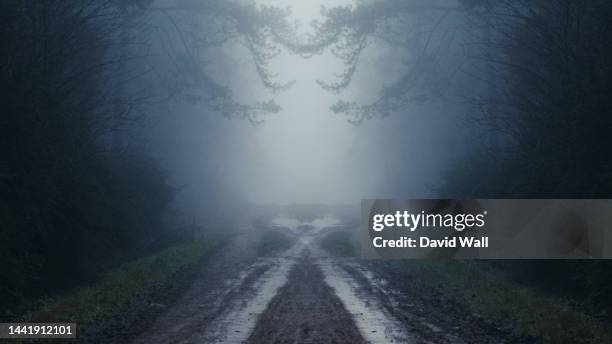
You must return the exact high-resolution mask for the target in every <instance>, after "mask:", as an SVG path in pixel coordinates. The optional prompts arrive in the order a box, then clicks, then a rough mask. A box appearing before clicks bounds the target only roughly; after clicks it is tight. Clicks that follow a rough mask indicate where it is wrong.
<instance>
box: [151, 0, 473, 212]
mask: <svg viewBox="0 0 612 344" xmlns="http://www.w3.org/2000/svg"><path fill="white" fill-rule="evenodd" d="M257 4H258V5H259V6H262V5H267V6H276V7H279V8H290V10H291V15H290V16H289V18H288V19H289V20H290V21H291V22H295V23H296V25H298V32H297V34H298V36H299V37H301V38H302V39H303V38H304V37H307V36H308V35H309V34H313V29H312V25H311V23H312V22H313V20H319V21H321V20H323V18H322V16H321V6H326V7H328V8H332V7H335V6H344V5H354V3H353V2H352V1H343V0H337V1H332V2H330V1H308V2H304V1H288V0H260V1H258V2H257ZM402 49H404V48H397V47H394V46H393V45H391V44H389V43H386V42H381V41H377V40H373V41H372V43H371V44H370V46H369V47H368V48H367V49H365V50H364V52H363V53H362V54H361V57H360V62H359V68H358V70H357V72H356V74H355V76H354V78H353V81H352V82H351V84H350V85H349V87H347V88H346V89H345V90H342V91H341V92H339V93H337V94H336V93H334V92H330V91H328V90H325V89H323V88H322V87H321V86H320V85H319V84H318V83H317V80H322V81H324V82H333V81H335V79H337V78H338V75H339V74H341V73H342V70H343V68H344V66H343V63H342V61H341V60H340V59H338V58H337V56H335V55H334V54H332V52H331V50H332V49H330V48H328V49H324V50H323V51H322V52H321V53H319V54H314V55H313V56H309V57H304V56H300V55H298V54H295V53H292V52H290V51H288V50H287V49H281V52H280V54H279V55H278V56H275V57H274V58H272V59H271V60H270V61H269V70H270V72H271V74H272V75H273V76H274V79H275V81H278V82H283V83H284V82H289V81H294V82H295V83H294V84H293V86H292V87H290V88H289V89H288V90H282V91H278V92H272V91H270V90H268V89H266V88H265V87H264V86H262V84H261V82H260V81H259V78H258V75H257V72H256V69H255V66H254V64H253V61H252V57H251V55H250V54H249V52H248V49H247V48H246V47H245V46H244V44H243V42H240V41H229V42H227V43H225V44H223V46H221V47H219V48H218V49H212V50H210V51H207V53H206V54H207V63H208V64H207V67H206V68H207V71H208V72H209V73H210V75H211V76H212V77H213V78H214V79H215V80H216V81H217V82H218V83H220V84H222V85H225V86H227V87H228V88H229V89H231V91H232V94H233V96H234V97H235V99H236V100H237V101H238V102H240V103H245V104H249V103H253V102H256V101H260V100H267V99H274V100H275V101H276V102H277V103H278V105H280V107H281V111H280V112H279V113H275V114H268V115H266V116H265V117H264V118H263V122H262V123H260V124H257V125H253V124H252V123H250V122H248V121H245V120H241V119H229V118H227V117H224V116H222V115H219V114H217V113H215V112H213V111H210V109H209V108H207V106H206V104H195V105H188V104H174V105H172V106H171V107H170V108H167V109H165V110H164V113H162V114H158V116H157V120H156V121H154V122H155V123H156V124H155V126H154V129H153V130H152V131H151V132H153V133H154V134H153V135H152V139H151V140H150V141H151V142H153V143H151V144H150V147H149V148H150V150H151V151H152V152H153V154H154V155H156V156H157V157H159V158H160V159H161V160H162V161H164V167H165V169H166V170H167V171H168V172H169V174H170V176H171V177H170V178H171V180H172V182H173V184H175V185H178V186H181V193H180V194H179V196H178V199H179V201H178V202H179V204H180V206H179V208H181V209H185V207H190V208H191V207H196V209H197V208H198V207H205V206H208V204H211V203H213V204H214V203H218V202H219V200H220V199H223V198H224V197H225V196H222V195H226V194H228V193H229V194H231V195H232V197H238V198H240V199H243V200H245V201H247V202H252V203H273V204H292V203H328V204H331V203H353V204H354V203H358V202H359V200H360V199H363V198H416V197H433V196H434V195H435V186H436V185H437V184H439V182H440V179H441V178H443V174H444V172H445V171H446V169H447V168H448V166H449V164H450V163H452V162H454V161H455V160H456V158H457V157H461V156H462V155H463V154H464V152H465V146H466V145H467V144H469V138H468V137H467V134H466V127H465V123H464V122H465V121H464V119H463V118H462V113H461V112H462V110H461V109H458V108H457V107H456V104H450V103H445V104H440V103H428V104H421V105H419V104H411V105H406V106H405V107H404V108H402V110H401V111H399V112H398V113H396V114H394V115H393V116H388V117H386V118H382V119H381V118H375V119H373V120H369V121H365V122H363V123H361V124H360V125H354V124H352V123H350V122H349V121H348V118H347V116H345V115H343V114H335V113H333V112H332V111H331V110H330V106H332V105H333V104H334V103H335V102H336V101H338V100H339V99H344V100H350V101H356V102H358V103H361V104H368V103H370V102H372V101H375V100H376V99H377V97H379V95H380V93H381V91H382V89H383V88H384V87H385V86H389V85H391V84H393V83H394V82H396V81H397V75H401V74H402V73H405V67H404V65H405V61H404V60H403V59H404V57H403V56H404V55H406V52H405V51H403V50H402ZM213 192H215V193H217V192H218V193H219V195H218V196H216V194H215V197H210V196H211V195H212V194H213Z"/></svg>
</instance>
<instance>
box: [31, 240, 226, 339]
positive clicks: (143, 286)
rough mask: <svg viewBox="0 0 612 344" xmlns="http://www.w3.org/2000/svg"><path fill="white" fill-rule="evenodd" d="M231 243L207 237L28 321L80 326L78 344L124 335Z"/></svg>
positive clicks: (49, 305) (113, 274) (58, 301)
mask: <svg viewBox="0 0 612 344" xmlns="http://www.w3.org/2000/svg"><path fill="white" fill-rule="evenodd" d="M229 237H230V235H229V234H227V233H221V232H218V233H207V234H204V235H202V236H201V237H199V238H197V239H193V240H189V241H185V242H182V243H178V244H176V245H173V246H171V247H168V248H166V249H163V250H161V251H159V252H157V253H155V254H152V255H149V256H145V257H142V258H140V259H138V260H135V261H132V262H129V263H126V264H123V265H121V266H119V267H117V268H116V269H113V270H111V271H109V272H107V273H106V274H104V275H103V276H102V277H101V278H100V279H99V280H98V282H96V283H93V284H91V285H88V286H83V287H79V288H76V289H74V290H72V291H70V292H68V293H66V294H64V295H61V296H57V297H54V298H50V299H48V300H46V301H44V302H43V304H42V307H40V308H39V309H38V310H36V311H34V312H32V313H31V314H30V315H29V317H28V318H29V319H27V320H28V321H32V322H50V321H53V322H76V323H77V324H78V336H79V341H80V342H81V341H83V339H85V340H84V341H85V342H87V341H88V340H91V341H96V340H99V339H100V338H94V339H91V337H92V336H93V337H96V336H103V338H105V339H107V338H110V337H113V336H116V335H117V334H116V333H112V332H117V331H122V330H125V328H123V329H122V328H121V327H122V326H123V327H128V328H129V326H130V325H129V324H130V322H132V321H134V320H136V319H139V318H141V317H142V316H143V315H144V314H145V313H154V312H150V310H149V308H150V306H151V304H155V302H161V301H160V300H163V299H164V298H165V297H166V296H167V294H169V293H171V292H172V290H173V289H176V288H177V287H178V286H179V285H180V284H181V283H184V282H185V279H189V276H190V275H193V274H194V273H195V270H196V268H197V267H198V266H200V265H201V264H202V263H204V262H205V261H206V260H207V259H208V258H210V257H211V255H212V253H213V252H215V250H216V249H217V248H219V247H221V246H222V245H223V244H224V243H225V242H227V241H228V239H229ZM118 324H119V325H118ZM117 325H118V326H119V328H116V327H117ZM107 336H108V337H107ZM107 342H110V340H108V341H107Z"/></svg>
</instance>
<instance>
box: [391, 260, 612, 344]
mask: <svg viewBox="0 0 612 344" xmlns="http://www.w3.org/2000/svg"><path fill="white" fill-rule="evenodd" d="M403 266H404V270H403V273H409V274H415V275H418V278H415V279H413V281H414V283H415V288H417V289H416V290H413V292H415V293H419V292H422V293H431V291H432V290H433V291H434V293H435V294H436V295H438V297H442V298H444V299H445V300H449V301H450V302H454V303H456V304H457V305H458V306H459V307H461V308H462V309H464V310H466V311H467V312H470V313H471V314H477V315H479V316H481V317H483V318H486V319H490V320H494V321H496V322H497V323H500V324H502V326H503V327H504V328H506V329H509V330H510V331H511V332H512V333H513V334H514V335H515V336H517V337H523V338H525V337H527V338H529V337H531V338H537V339H539V340H542V341H543V342H544V343H607V342H609V341H610V340H612V337H611V336H610V329H609V328H608V326H606V324H605V323H602V322H600V321H599V320H597V319H596V318H594V317H593V316H591V315H589V314H588V313H585V312H584V311H582V310H580V309H576V308H575V307H573V306H572V305H571V304H570V303H568V302H567V301H565V300H563V299H561V298H559V297H555V296H551V295H550V294H546V293H542V292H540V291H537V290H535V289H533V288H529V287H525V286H522V285H520V284H517V283H516V282H514V281H512V280H510V279H508V278H507V277H506V276H505V275H504V274H503V273H501V272H500V271H499V270H497V269H494V268H493V267H492V266H491V265H489V264H488V263H487V262H467V261H465V262H434V261H429V262H427V261H425V262H424V261H420V262H417V261H414V262H411V261H406V262H403ZM474 281H478V283H474Z"/></svg>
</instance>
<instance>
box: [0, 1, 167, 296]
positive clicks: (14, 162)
mask: <svg viewBox="0 0 612 344" xmlns="http://www.w3.org/2000/svg"><path fill="white" fill-rule="evenodd" d="M0 8H1V10H0V13H1V14H2V18H3V21H2V24H1V27H0V35H1V41H2V51H3V56H4V57H5V58H4V59H3V62H2V66H1V74H2V82H1V83H0V85H1V86H0V87H1V91H0V94H1V97H2V116H1V119H0V121H1V133H0V137H1V140H2V144H1V147H2V148H1V149H2V154H1V155H2V167H1V180H0V187H1V192H0V212H1V215H0V221H1V223H2V224H1V228H0V230H1V234H0V236H1V241H0V246H1V247H0V261H1V262H2V269H3V272H2V277H1V280H0V297H1V299H0V304H2V305H3V306H6V307H9V306H11V305H14V304H16V303H19V302H20V301H23V298H25V297H31V296H38V295H40V294H41V293H47V292H49V291H52V290H56V289H58V288H62V287H66V286H69V285H73V284H74V283H75V282H79V281H83V280H84V279H87V278H91V277H92V276H95V275H96V274H97V273H98V272H100V271H101V270H103V269H105V268H108V267H109V266H111V265H113V264H116V263H117V262H118V261H121V260H123V259H126V258H129V257H133V256H134V255H135V254H138V253H139V252H142V251H143V250H147V249H150V248H151V246H152V245H154V244H155V241H156V240H157V239H158V238H159V237H160V236H161V235H162V233H163V231H164V230H165V227H164V225H163V221H162V220H163V214H164V212H165V210H166V208H167V207H168V205H169V203H170V201H171V199H172V193H173V192H172V188H171V187H170V186H169V185H168V184H167V183H166V180H165V177H164V174H163V173H162V172H161V171H160V168H159V167H158V166H157V165H156V164H155V163H154V162H153V161H152V160H150V159H149V158H147V157H145V156H143V155H142V154H139V153H138V152H135V151H130V150H129V148H128V147H127V146H125V145H122V146H121V147H120V146H119V145H118V144H117V142H116V141H117V140H118V137H119V134H120V131H121V130H125V129H126V128H127V127H128V126H129V125H131V123H133V122H134V121H136V120H137V119H138V117H139V116H140V114H139V113H137V112H136V111H131V109H130V107H131V106H132V105H134V104H132V103H130V102H131V101H133V99H127V98H125V97H124V96H123V95H122V94H120V93H119V92H118V91H117V87H118V86H117V85H118V83H119V82H120V75H119V69H120V68H121V66H122V64H124V63H125V62H126V61H125V60H127V59H129V58H134V57H133V56H127V55H123V54H121V53H120V51H121V48H122V46H123V45H125V44H128V42H121V35H122V33H123V34H124V35H125V34H127V33H128V32H130V31H131V30H134V29H135V25H137V23H134V22H128V21H127V20H126V16H125V15H126V13H125V12H123V11H127V8H120V7H115V6H113V4H112V3H105V2H98V3H97V4H94V3H93V2H88V1H27V2H23V1H3V2H2V4H1V5H0ZM124 38H125V37H124ZM132 44H136V43H132ZM3 308H4V307H3Z"/></svg>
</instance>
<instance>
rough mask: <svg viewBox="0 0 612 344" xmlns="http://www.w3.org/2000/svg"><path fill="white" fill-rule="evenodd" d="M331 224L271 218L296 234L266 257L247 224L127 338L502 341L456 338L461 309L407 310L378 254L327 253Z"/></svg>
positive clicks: (166, 340)
mask: <svg viewBox="0 0 612 344" xmlns="http://www.w3.org/2000/svg"><path fill="white" fill-rule="evenodd" d="M338 225H340V223H339V222H338V221H337V220H335V219H333V218H323V219H318V220H315V221H313V222H308V223H303V222H299V221H296V220H290V219H277V220H276V221H275V222H273V223H271V224H270V226H271V227H276V228H277V229H279V230H283V231H285V232H286V233H288V235H290V236H292V237H293V238H294V239H295V240H294V244H293V246H292V247H291V248H289V249H287V250H286V251H284V252H282V253H280V254H276V255H274V256H272V257H258V256H257V253H256V249H255V248H254V244H253V243H254V242H256V240H255V238H254V237H253V236H256V233H255V232H254V231H251V232H248V231H247V232H245V234H244V235H242V236H239V238H238V239H237V240H236V242H234V243H233V245H231V247H230V248H228V249H227V250H225V251H224V253H223V254H221V255H220V256H218V257H216V259H215V261H214V262H212V263H211V264H209V265H208V266H207V267H204V268H203V270H202V272H201V274H200V277H199V278H198V279H197V280H196V282H195V283H194V284H193V285H192V286H191V288H190V289H189V290H188V291H187V292H186V293H185V294H184V295H183V296H182V297H181V298H180V299H179V300H178V301H177V302H176V303H175V304H173V305H171V306H168V307H167V310H166V311H165V313H164V314H163V315H162V316H160V317H159V318H158V319H157V320H156V321H155V322H154V323H153V324H152V325H151V326H150V327H149V328H148V329H147V330H146V331H144V332H143V333H142V334H141V335H140V336H138V337H137V338H136V339H135V341H133V343H153V344H155V343H228V344H233V343H297V344H307V343H472V342H475V341H477V342H480V343H500V342H503V341H501V340H499V338H495V337H489V336H488V335H486V334H483V335H478V334H476V335H474V334H473V333H472V334H470V335H469V336H468V337H467V338H469V339H468V340H465V339H461V337H462V336H461V331H460V330H458V329H457V327H456V326H454V325H456V324H455V322H454V318H455V317H459V316H460V315H451V319H450V321H447V323H444V322H443V323H444V327H440V326H438V325H434V323H436V324H437V323H438V322H437V321H436V320H437V319H431V317H428V316H423V315H422V314H419V312H413V309H412V308H411V305H414V302H413V301H412V300H411V299H410V294H407V293H406V292H405V291H402V290H400V289H401V288H399V287H398V284H397V283H395V282H397V281H394V280H393V269H392V267H390V265H389V264H387V263H385V262H372V261H369V262H368V261H360V260H358V259H355V258H337V257H330V256H329V255H328V254H327V253H326V252H325V251H323V250H322V249H321V248H320V245H319V240H320V239H321V238H322V237H323V236H324V235H326V233H327V232H328V231H329V230H332V228H333V227H334V226H338ZM400 287H401V286H400ZM425 314H427V313H425ZM432 314H434V313H432ZM434 315H435V314H434ZM447 318H448V317H447ZM457 323H461V321H458V322H457ZM447 325H448V326H447Z"/></svg>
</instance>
